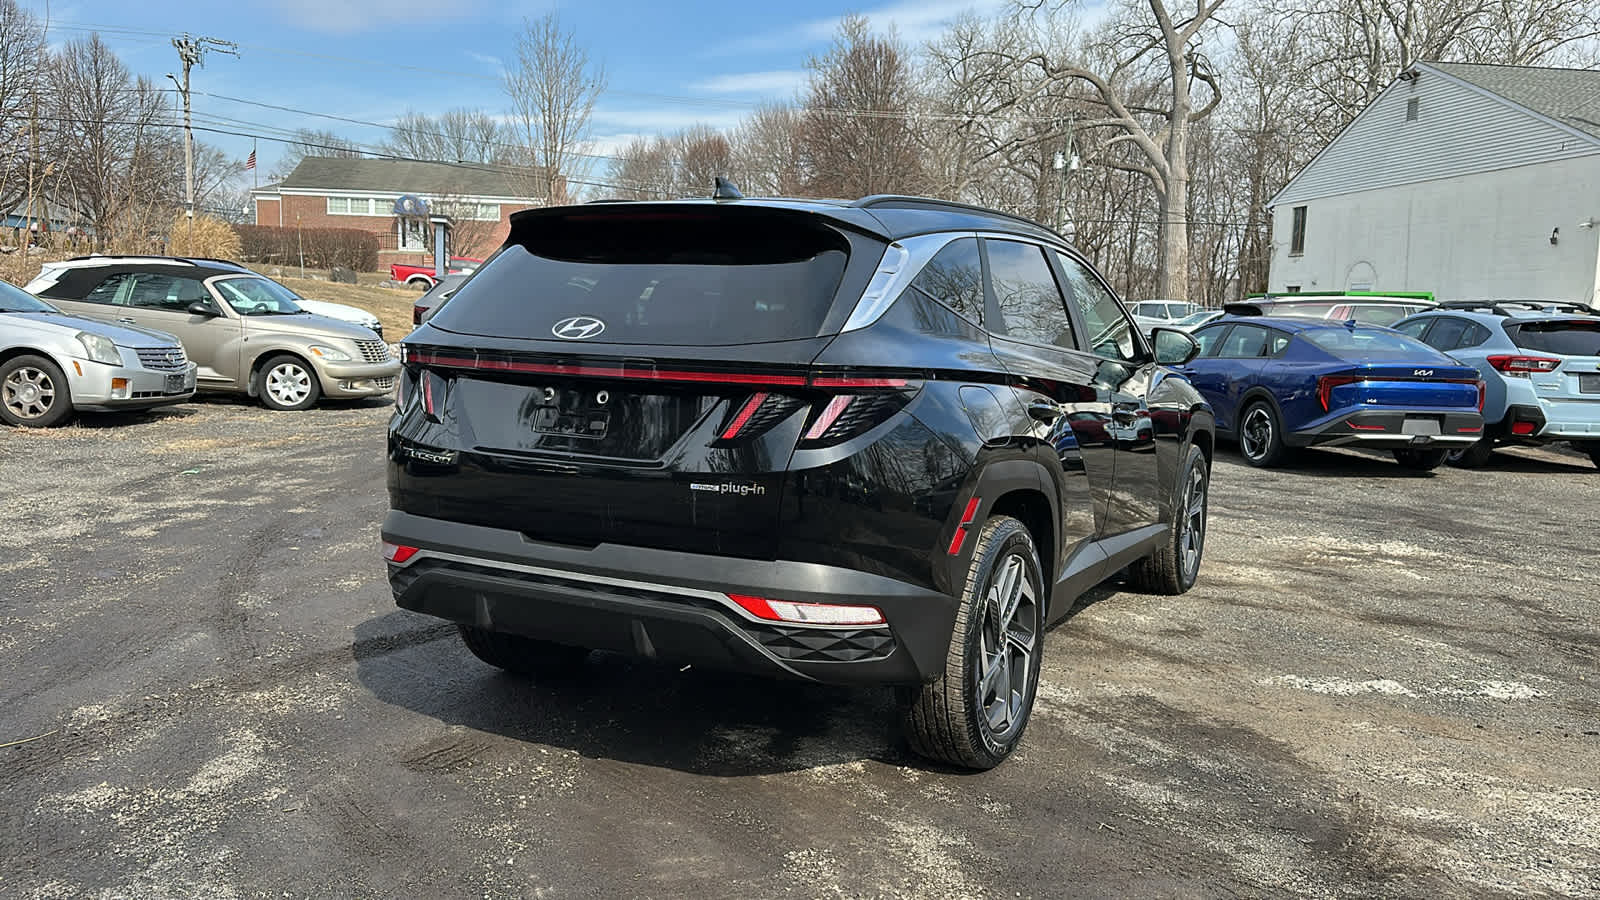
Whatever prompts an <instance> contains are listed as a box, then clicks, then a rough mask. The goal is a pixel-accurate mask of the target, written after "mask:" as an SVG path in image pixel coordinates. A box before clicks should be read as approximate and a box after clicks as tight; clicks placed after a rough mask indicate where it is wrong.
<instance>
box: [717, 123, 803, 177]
mask: <svg viewBox="0 0 1600 900" xmlns="http://www.w3.org/2000/svg"><path fill="white" fill-rule="evenodd" d="M802 123H803V119H802V117H801V114H800V111H799V110H798V109H796V108H795V107H793V106H789V105H787V104H764V105H762V106H760V107H757V108H756V111H755V112H754V113H753V114H751V116H750V117H749V118H747V119H745V120H744V121H743V122H741V123H740V124H739V127H738V128H737V129H735V130H734V133H733V136H732V138H731V140H730V142H731V143H732V145H733V159H732V162H731V165H732V172H731V174H730V177H732V178H733V179H734V181H735V182H737V183H738V185H739V187H740V189H741V190H743V191H744V192H745V193H746V194H749V195H751V196H758V195H762V194H765V195H768V196H794V195H796V194H798V193H800V191H801V186H802V185H803V184H804V183H805V180H806V174H805V172H804V171H803V169H802V162H801V154H800V129H801V125H802Z"/></svg>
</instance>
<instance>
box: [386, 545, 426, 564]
mask: <svg viewBox="0 0 1600 900" xmlns="http://www.w3.org/2000/svg"><path fill="white" fill-rule="evenodd" d="M420 552H421V549H420V548H418V547H408V546H406V545H405V544H391V543H389V542H388V541H384V542H383V558H384V559H386V560H388V561H389V562H392V563H403V562H406V561H408V560H410V559H411V557H413V556H416V555H417V554H418V553H420Z"/></svg>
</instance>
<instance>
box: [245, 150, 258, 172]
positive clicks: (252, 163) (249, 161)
mask: <svg viewBox="0 0 1600 900" xmlns="http://www.w3.org/2000/svg"><path fill="white" fill-rule="evenodd" d="M255 167H256V151H254V150H251V151H250V155H249V156H247V157H245V160H244V168H245V171H249V170H251V169H254V168H255Z"/></svg>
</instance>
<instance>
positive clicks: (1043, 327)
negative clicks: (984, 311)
mask: <svg viewBox="0 0 1600 900" xmlns="http://www.w3.org/2000/svg"><path fill="white" fill-rule="evenodd" d="M988 245H989V279H990V283H991V284H993V285H994V296H995V300H996V301H997V302H998V305H999V307H1000V319H1001V321H1000V322H999V323H991V328H990V329H989V330H990V331H995V332H996V333H997V334H1005V335H1009V336H1010V337H1014V338H1021V339H1022V340H1025V341H1032V342H1034V343H1035V344H1054V345H1055V346H1057V347H1069V348H1071V347H1076V346H1077V342H1076V341H1074V340H1073V338H1072V324H1071V320H1069V319H1068V318H1067V307H1066V304H1065V303H1064V302H1063V301H1062V299H1061V290H1060V288H1058V287H1056V279H1055V276H1053V275H1051V274H1050V264H1049V263H1048V262H1046V261H1045V258H1044V251H1043V250H1042V249H1040V248H1039V247H1036V246H1034V245H1033V244H1021V243H1018V242H1016V241H997V240H991V241H989V242H988ZM993 325H999V326H1000V328H999V329H996V328H994V327H992V326H993Z"/></svg>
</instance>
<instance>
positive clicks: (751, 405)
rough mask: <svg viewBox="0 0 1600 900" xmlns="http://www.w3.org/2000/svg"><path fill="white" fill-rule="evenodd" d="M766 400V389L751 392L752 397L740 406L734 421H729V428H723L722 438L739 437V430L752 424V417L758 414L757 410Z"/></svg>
mask: <svg viewBox="0 0 1600 900" xmlns="http://www.w3.org/2000/svg"><path fill="white" fill-rule="evenodd" d="M765 402H767V393H766V391H761V392H760V393H755V394H751V395H750V399H749V400H746V401H745V402H744V406H742V407H740V408H739V414H738V415H736V416H734V417H733V421H732V422H729V423H728V427H727V428H724V429H722V439H723V440H725V441H731V440H733V439H734V438H736V437H738V436H739V432H740V431H742V430H744V427H745V426H746V425H748V424H750V419H751V417H752V416H754V415H755V414H756V410H758V409H760V408H761V404H763V403H765Z"/></svg>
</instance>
